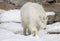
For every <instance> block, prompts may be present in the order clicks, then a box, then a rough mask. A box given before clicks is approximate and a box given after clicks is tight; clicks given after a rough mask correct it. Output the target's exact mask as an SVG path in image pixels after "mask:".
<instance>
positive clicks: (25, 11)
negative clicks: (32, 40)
mask: <svg viewBox="0 0 60 41" xmlns="http://www.w3.org/2000/svg"><path fill="white" fill-rule="evenodd" d="M21 17H22V26H23V30H24V31H23V33H24V35H30V34H33V35H34V36H36V35H37V34H38V31H39V29H41V28H44V27H45V26H46V23H47V18H46V12H45V11H44V9H43V7H42V5H40V4H37V3H32V2H27V3H26V4H24V5H23V6H22V8H21ZM27 32H28V33H27Z"/></svg>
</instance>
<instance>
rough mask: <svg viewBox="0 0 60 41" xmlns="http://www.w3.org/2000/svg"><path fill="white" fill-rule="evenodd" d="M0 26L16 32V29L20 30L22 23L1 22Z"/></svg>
mask: <svg viewBox="0 0 60 41" xmlns="http://www.w3.org/2000/svg"><path fill="white" fill-rule="evenodd" d="M0 28H3V29H6V30H9V31H12V32H17V31H22V30H23V28H22V25H21V23H13V22H11V23H1V24H0Z"/></svg>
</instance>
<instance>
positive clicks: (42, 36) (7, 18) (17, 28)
mask: <svg viewBox="0 0 60 41" xmlns="http://www.w3.org/2000/svg"><path fill="white" fill-rule="evenodd" d="M0 22H1V24H0V41H60V34H48V33H47V32H60V22H57V23H54V24H51V25H47V26H46V28H47V29H46V30H41V31H39V33H38V37H34V36H32V35H29V36H24V35H23V34H22V31H23V29H22V26H21V23H20V22H21V16H20V10H9V11H4V10H0Z"/></svg>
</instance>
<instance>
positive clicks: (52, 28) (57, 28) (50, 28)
mask: <svg viewBox="0 0 60 41" xmlns="http://www.w3.org/2000/svg"><path fill="white" fill-rule="evenodd" d="M46 31H47V32H60V22H56V23H54V24H51V25H47V26H46Z"/></svg>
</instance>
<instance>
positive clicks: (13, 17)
mask: <svg viewBox="0 0 60 41" xmlns="http://www.w3.org/2000/svg"><path fill="white" fill-rule="evenodd" d="M7 21H14V22H21V15H20V10H18V9H16V10H8V11H6V12H5V13H2V14H1V22H7Z"/></svg>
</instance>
